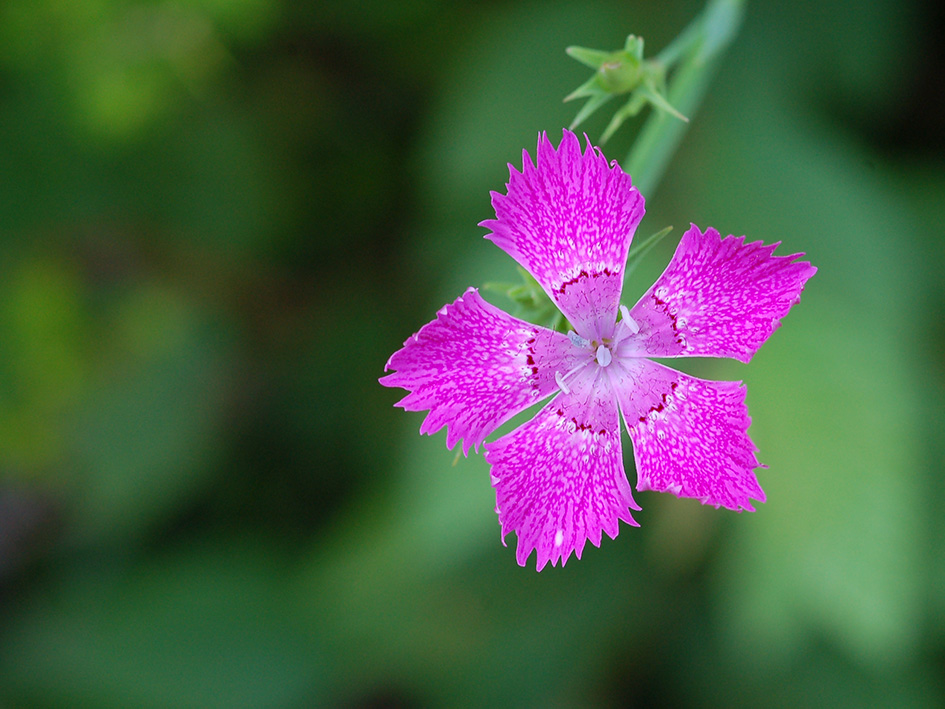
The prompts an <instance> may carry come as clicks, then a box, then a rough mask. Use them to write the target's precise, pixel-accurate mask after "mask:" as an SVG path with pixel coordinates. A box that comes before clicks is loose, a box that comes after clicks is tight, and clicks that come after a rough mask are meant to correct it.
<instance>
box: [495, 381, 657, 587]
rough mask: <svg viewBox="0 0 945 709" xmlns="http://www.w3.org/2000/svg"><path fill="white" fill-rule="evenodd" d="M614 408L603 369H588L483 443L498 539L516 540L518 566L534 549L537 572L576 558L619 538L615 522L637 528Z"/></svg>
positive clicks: (615, 407)
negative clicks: (524, 420)
mask: <svg viewBox="0 0 945 709" xmlns="http://www.w3.org/2000/svg"><path fill="white" fill-rule="evenodd" d="M619 425H620V424H619V420H618V414H617V403H616V401H615V399H614V398H613V393H612V391H611V389H610V385H609V382H608V381H607V380H606V377H605V376H604V374H603V370H601V368H599V367H598V366H597V365H596V364H591V365H588V366H586V367H585V368H584V369H583V370H580V371H579V372H578V373H577V374H576V375H575V376H574V377H573V378H572V379H571V381H570V385H569V387H568V393H567V394H565V393H562V394H559V395H558V396H556V397H555V398H554V399H552V400H551V401H550V402H548V404H547V405H546V406H545V407H544V408H543V409H542V410H541V411H540V412H539V413H538V414H537V415H536V416H535V417H534V418H533V419H532V420H530V421H528V422H527V423H524V424H522V425H521V426H519V427H518V428H517V429H515V430H514V431H512V432H511V433H509V434H508V435H506V436H503V437H502V438H500V439H498V440H496V441H492V442H490V443H486V461H487V462H488V463H489V464H490V465H492V484H493V486H494V487H495V490H496V509H497V511H498V513H499V522H500V524H501V525H502V535H503V537H504V536H505V535H506V534H508V533H509V532H512V531H514V532H515V533H516V534H517V535H518V549H517V552H516V559H517V560H518V563H519V564H520V565H522V566H524V565H525V563H526V561H527V560H528V557H529V555H530V554H531V552H532V549H535V550H536V551H537V567H538V570H539V571H540V570H541V569H542V567H544V566H545V564H546V563H548V562H549V561H550V562H551V564H552V566H554V565H555V564H557V562H558V560H559V559H560V560H561V564H562V565H564V564H565V562H567V560H568V557H569V556H570V555H571V552H574V554H575V555H576V556H577V558H579V559H580V558H581V552H582V551H583V550H584V544H585V542H586V541H587V540H588V539H589V540H590V541H591V543H592V544H594V545H595V546H600V540H601V532H602V531H603V532H606V533H607V534H608V535H609V536H610V537H611V538H614V537H616V536H617V532H618V520H621V519H622V520H623V521H625V522H627V523H628V524H631V525H633V526H638V525H637V523H636V522H635V521H634V519H633V517H632V516H631V515H630V508H632V509H635V510H638V509H640V508H639V507H638V506H637V505H636V503H635V502H634V501H633V495H632V493H631V490H630V484H629V482H627V477H626V475H625V473H624V470H623V458H622V455H621V449H620V429H619Z"/></svg>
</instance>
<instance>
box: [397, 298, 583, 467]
mask: <svg viewBox="0 0 945 709" xmlns="http://www.w3.org/2000/svg"><path fill="white" fill-rule="evenodd" d="M579 356H583V357H584V358H585V359H587V358H588V356H589V355H587V353H583V352H580V351H579V350H578V349H577V348H576V347H575V345H574V344H572V343H571V341H570V340H569V339H568V337H567V336H566V335H562V334H561V333H560V332H554V331H552V330H548V329H546V328H543V327H539V326H537V325H532V324H530V323H526V322H524V321H522V320H518V319H516V318H513V317H512V316H511V315H508V314H507V313H505V312H503V311H502V310H499V309H498V308H496V307H495V306H494V305H491V304H489V303H487V302H486V301H485V300H483V298H482V296H480V295H479V292H478V291H477V290H476V289H474V288H470V289H469V290H467V291H466V293H465V294H463V295H462V296H460V297H459V298H457V299H456V301H455V302H454V303H452V304H451V305H447V306H444V307H443V308H442V309H441V310H440V312H439V313H437V317H436V320H434V321H433V322H430V323H428V324H426V325H424V326H423V327H422V328H421V329H420V331H419V332H418V333H417V334H416V335H414V336H413V337H411V338H410V339H409V340H407V341H406V342H405V343H404V346H403V348H402V349H400V350H398V351H397V352H395V353H394V354H393V355H391V358H390V360H388V362H387V366H386V367H385V368H384V370H385V371H387V370H391V369H396V370H397V371H396V372H395V373H394V374H389V375H387V376H386V377H382V378H381V380H380V382H381V384H383V385H384V386H389V387H401V388H403V389H406V390H407V391H409V392H410V394H408V395H407V396H405V397H404V398H403V399H401V400H400V401H399V402H397V405H398V406H400V407H402V408H404V409H406V410H407V411H425V410H427V409H429V411H430V413H429V414H428V415H427V417H426V419H425V420H424V422H423V425H422V426H421V427H420V432H421V433H436V432H437V431H439V430H440V429H441V428H443V426H446V427H447V436H446V445H447V446H448V447H450V448H452V447H453V446H454V445H455V444H456V441H458V440H459V439H463V453H468V452H469V448H470V446H475V448H476V450H478V449H479V444H480V443H482V441H483V439H485V437H486V436H488V435H489V434H490V433H492V432H493V431H494V430H495V429H497V428H498V427H499V426H501V425H502V424H503V423H505V422H506V421H507V420H509V419H510V418H511V417H512V416H514V415H515V414H517V413H518V412H519V411H522V410H523V409H526V408H528V407H529V406H531V405H532V404H535V403H537V402H538V401H540V400H541V399H543V398H544V397H546V396H547V395H548V394H550V393H551V392H552V391H554V390H555V389H557V388H558V385H557V384H556V382H555V373H556V372H561V373H562V374H563V373H565V372H568V371H570V370H571V369H572V368H573V367H575V366H576V365H577V364H578V362H579V359H578V357H579Z"/></svg>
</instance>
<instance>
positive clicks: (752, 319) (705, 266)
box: [620, 225, 817, 362]
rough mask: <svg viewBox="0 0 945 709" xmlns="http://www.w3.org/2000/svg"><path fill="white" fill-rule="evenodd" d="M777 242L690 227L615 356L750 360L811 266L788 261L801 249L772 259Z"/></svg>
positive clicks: (637, 311) (793, 298)
mask: <svg viewBox="0 0 945 709" xmlns="http://www.w3.org/2000/svg"><path fill="white" fill-rule="evenodd" d="M777 246H778V244H772V245H770V246H765V245H764V244H763V243H762V242H760V241H755V242H752V243H748V244H746V243H745V237H743V236H737V237H736V236H728V237H726V238H724V239H723V238H721V236H720V235H719V232H718V231H716V230H715V229H712V228H711V227H710V228H709V229H707V230H706V231H705V232H704V233H703V232H702V231H700V230H699V228H698V227H697V226H695V225H692V226H691V227H690V229H689V230H688V231H687V232H686V233H685V234H683V237H682V239H680V241H679V246H678V247H677V249H676V253H675V255H674V256H673V258H672V260H671V261H670V263H669V265H668V266H667V267H666V270H665V271H664V272H663V275H661V276H660V277H659V278H658V279H657V280H656V283H654V284H653V286H652V287H651V288H650V289H649V290H648V291H647V292H646V294H645V295H644V296H643V297H642V298H641V299H640V300H639V302H638V303H637V304H636V305H635V306H633V308H632V309H631V310H630V315H631V316H632V318H633V320H634V321H636V323H637V324H638V325H639V326H640V332H639V334H638V335H637V336H636V337H634V338H632V339H629V340H627V341H626V342H625V343H624V344H623V346H622V347H621V349H620V354H621V355H624V356H628V355H639V356H648V357H683V356H691V357H734V358H735V359H738V360H741V361H742V362H747V361H749V360H750V359H751V357H752V355H753V354H754V353H755V352H756V351H757V350H758V348H759V347H761V345H762V344H763V343H764V341H765V340H767V339H768V337H770V335H771V333H772V332H774V331H775V329H777V327H778V326H779V325H780V324H781V323H780V320H781V318H783V317H784V316H785V315H787V312H788V311H789V310H790V309H791V306H792V305H794V304H795V303H797V302H798V301H799V300H800V297H801V291H802V290H804V283H805V282H806V281H807V279H809V278H810V277H811V276H813V275H814V273H816V271H817V269H816V268H814V267H813V266H811V265H810V263H808V262H806V261H797V262H794V259H796V258H797V257H799V256H803V254H793V255H791V256H772V253H773V252H774V250H775V248H776V247H777Z"/></svg>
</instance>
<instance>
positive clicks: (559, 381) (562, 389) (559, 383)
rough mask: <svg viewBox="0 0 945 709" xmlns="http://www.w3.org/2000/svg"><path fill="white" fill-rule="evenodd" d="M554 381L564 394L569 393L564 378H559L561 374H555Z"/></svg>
mask: <svg viewBox="0 0 945 709" xmlns="http://www.w3.org/2000/svg"><path fill="white" fill-rule="evenodd" d="M555 381H556V382H558V386H559V387H561V391H563V392H564V393H565V394H570V393H571V390H570V389H569V388H568V385H567V384H565V383H564V377H562V376H561V372H555Z"/></svg>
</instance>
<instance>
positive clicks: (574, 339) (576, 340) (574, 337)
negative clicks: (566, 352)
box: [568, 330, 591, 347]
mask: <svg viewBox="0 0 945 709" xmlns="http://www.w3.org/2000/svg"><path fill="white" fill-rule="evenodd" d="M568 339H569V340H571V344H573V345H577V346H578V347H587V346H588V345H589V344H591V343H590V342H588V341H587V340H585V339H584V338H583V337H581V336H580V335H578V334H577V333H576V332H574V330H571V331H570V332H568Z"/></svg>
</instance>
